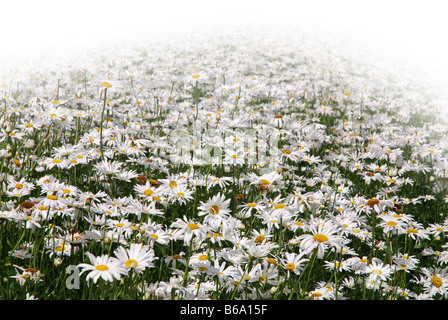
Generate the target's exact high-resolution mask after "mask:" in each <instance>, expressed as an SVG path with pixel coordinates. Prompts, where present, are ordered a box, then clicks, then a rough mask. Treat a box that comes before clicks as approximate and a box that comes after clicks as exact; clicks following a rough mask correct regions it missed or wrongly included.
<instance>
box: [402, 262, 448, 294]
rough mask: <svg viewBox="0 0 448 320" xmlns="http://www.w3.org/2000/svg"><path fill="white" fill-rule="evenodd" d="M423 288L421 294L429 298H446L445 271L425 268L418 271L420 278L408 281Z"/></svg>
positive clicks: (447, 280) (447, 281)
mask: <svg viewBox="0 0 448 320" xmlns="http://www.w3.org/2000/svg"><path fill="white" fill-rule="evenodd" d="M410 281H411V282H415V283H417V284H419V285H422V286H423V293H424V294H427V295H428V296H429V297H433V296H435V295H436V294H440V295H441V296H443V297H444V298H445V299H446V298H447V297H448V276H447V269H439V268H432V267H431V268H426V267H422V268H421V269H420V278H417V277H415V278H414V279H411V280H410Z"/></svg>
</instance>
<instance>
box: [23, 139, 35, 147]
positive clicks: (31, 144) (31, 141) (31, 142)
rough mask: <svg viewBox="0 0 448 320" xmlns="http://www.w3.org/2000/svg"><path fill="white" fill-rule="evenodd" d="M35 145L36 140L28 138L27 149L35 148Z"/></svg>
mask: <svg viewBox="0 0 448 320" xmlns="http://www.w3.org/2000/svg"><path fill="white" fill-rule="evenodd" d="M34 145H35V143H34V140H27V141H26V142H25V148H26V149H32V148H34Z"/></svg>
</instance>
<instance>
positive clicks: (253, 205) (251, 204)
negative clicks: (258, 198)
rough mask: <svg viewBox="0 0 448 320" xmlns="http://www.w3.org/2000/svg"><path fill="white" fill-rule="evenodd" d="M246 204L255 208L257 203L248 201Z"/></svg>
mask: <svg viewBox="0 0 448 320" xmlns="http://www.w3.org/2000/svg"><path fill="white" fill-rule="evenodd" d="M247 206H248V207H251V208H255V207H256V206H257V205H256V204H255V203H249V204H248V205H247Z"/></svg>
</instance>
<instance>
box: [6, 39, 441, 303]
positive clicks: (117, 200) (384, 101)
mask: <svg viewBox="0 0 448 320" xmlns="http://www.w3.org/2000/svg"><path fill="white" fill-rule="evenodd" d="M333 49H334V50H333ZM0 84H1V87H0V99H1V101H0V102H1V105H0V121H1V132H0V155H1V164H0V178H1V188H0V201H1V207H0V261H1V265H0V281H1V283H0V284H1V285H0V299H2V300H16V299H19V300H21V299H39V300H68V299H71V300H81V299H82V300H96V299H117V300H118V299H123V300H137V299H138V300H140V299H144V300H162V299H163V300H165V299H176V300H193V299H199V300H202V299H211V300H261V299H266V300H268V299H269V300H321V299H328V300H333V299H334V300H336V299H340V300H342V299H346V300H360V299H363V300H383V299H384V300H388V299H392V300H403V299H410V300H413V299H422V300H425V299H446V298H447V297H448V274H447V271H448V269H447V268H448V266H447V265H446V263H447V262H448V249H447V247H448V245H447V238H446V231H447V230H448V217H447V213H448V208H447V202H448V196H447V189H448V172H447V170H448V158H447V141H448V140H447V139H446V133H447V126H446V116H445V114H444V113H443V112H444V107H445V106H444V104H443V101H442V100H441V99H439V98H438V97H437V96H436V95H434V93H432V92H431V90H429V89H427V88H425V87H424V86H423V85H421V84H419V83H417V82H415V81H413V80H412V81H411V80H407V79H405V78H400V77H394V76H393V75H392V74H390V73H387V72H386V71H385V70H382V69H375V66H374V65H372V64H369V63H364V64H363V63H361V62H359V61H354V60H353V59H351V58H349V57H348V56H345V55H344V54H343V53H341V52H340V51H339V50H336V48H332V47H329V46H327V45H326V44H324V43H321V42H318V41H317V40H316V41H314V40H313V39H311V38H304V37H300V36H293V35H288V34H286V33H285V34H280V35H278V34H259V35H258V36H257V37H245V36H244V34H243V35H241V34H238V35H232V34H229V35H221V36H218V37H205V36H204V37H199V38H193V39H184V40H177V41H172V42H160V43H159V42H155V43H151V45H135V46H129V47H127V48H111V49H110V50H106V51H101V52H100V53H98V52H95V53H94V54H91V55H88V54H87V55H86V56H83V57H77V59H66V60H63V62H61V63H59V64H57V63H48V64H46V65H45V67H42V66H37V65H32V64H31V65H30V66H25V65H24V66H19V67H17V68H16V69H14V70H7V71H4V72H2V73H1V74H0Z"/></svg>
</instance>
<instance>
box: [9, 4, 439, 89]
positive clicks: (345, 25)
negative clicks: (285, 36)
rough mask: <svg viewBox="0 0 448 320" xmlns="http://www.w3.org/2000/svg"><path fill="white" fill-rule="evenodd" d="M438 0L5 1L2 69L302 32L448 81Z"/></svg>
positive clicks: (437, 79) (436, 78)
mask: <svg viewBox="0 0 448 320" xmlns="http://www.w3.org/2000/svg"><path fill="white" fill-rule="evenodd" d="M446 2H447V1H438V0H425V1H413V0H408V1H404V0H388V1H385V0H376V1H364V0H358V1H355V0H340V1H338V0H333V1H330V0H308V1H302V0H296V1H287V0H275V1H264V0H259V1H253V0H225V1H224V0H221V1H215V0H207V1H206V0H184V1H179V0H159V1H152V0H151V1H140V0H127V1H116V0H107V1H106V0H89V1H87V0H78V1H73V2H69V1H62V0H58V1H56V0H35V1H25V0H2V2H1V4H0V59H2V60H1V61H2V63H14V61H16V63H17V61H18V60H20V59H23V58H29V57H35V56H37V55H38V54H42V53H45V54H53V53H55V52H64V51H67V52H68V51H70V50H73V48H80V47H83V46H85V47H92V46H98V45H100V44H105V43H110V42H112V41H116V40H117V39H133V38H138V37H142V36H147V35H154V36H159V37H163V36H164V35H165V34H167V33H173V32H174V33H176V32H185V31H195V32H201V31H210V30H219V29H225V28H233V29H238V28H245V27H251V29H252V30H253V29H256V28H257V27H263V28H266V27H269V28H272V29H278V30H288V29H293V28H299V29H300V31H301V32H304V33H310V34H321V35H325V36H326V37H333V38H335V39H339V38H340V39H342V40H341V41H344V42H345V43H347V45H350V43H352V44H361V45H362V46H363V47H364V48H366V49H367V50H369V51H370V52H372V53H374V54H375V55H377V56H378V57H379V58H386V59H389V61H397V62H398V63H401V64H403V65H405V66H408V67H409V68H416V69H419V70H425V72H426V74H427V75H428V76H429V77H431V78H433V79H435V80H436V81H439V82H440V83H442V82H446V83H448V81H447V79H446V78H447V76H446V74H447V72H448V18H447V10H446V5H445V3H446Z"/></svg>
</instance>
